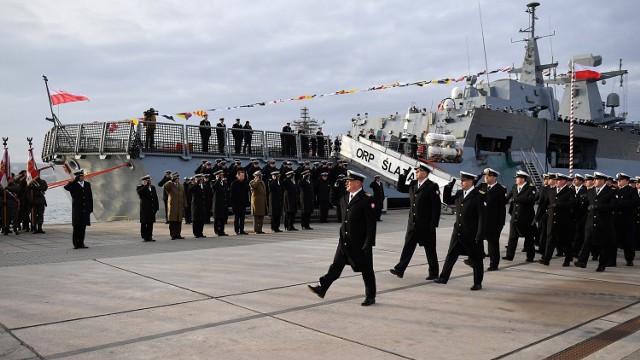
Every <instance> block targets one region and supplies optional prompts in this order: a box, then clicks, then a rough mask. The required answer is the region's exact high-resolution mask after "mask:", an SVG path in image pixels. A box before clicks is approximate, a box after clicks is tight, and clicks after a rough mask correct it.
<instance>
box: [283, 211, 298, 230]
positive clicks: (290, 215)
mask: <svg viewBox="0 0 640 360" xmlns="http://www.w3.org/2000/svg"><path fill="white" fill-rule="evenodd" d="M295 220H296V213H294V212H287V213H285V215H284V228H285V229H287V230H291V229H293V227H294V226H293V223H294V222H295Z"/></svg>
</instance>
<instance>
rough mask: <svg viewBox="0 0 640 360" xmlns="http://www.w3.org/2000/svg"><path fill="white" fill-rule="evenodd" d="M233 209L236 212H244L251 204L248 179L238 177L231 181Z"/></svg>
mask: <svg viewBox="0 0 640 360" xmlns="http://www.w3.org/2000/svg"><path fill="white" fill-rule="evenodd" d="M229 195H230V201H231V210H233V213H234V214H238V215H239V214H244V213H245V212H246V211H247V206H249V185H248V184H247V182H246V181H244V180H243V181H240V180H238V179H236V180H234V181H233V182H232V183H231V189H230V191H229Z"/></svg>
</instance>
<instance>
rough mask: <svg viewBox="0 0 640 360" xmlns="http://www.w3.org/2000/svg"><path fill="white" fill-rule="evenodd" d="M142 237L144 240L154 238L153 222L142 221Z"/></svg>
mask: <svg viewBox="0 0 640 360" xmlns="http://www.w3.org/2000/svg"><path fill="white" fill-rule="evenodd" d="M140 237H142V238H143V239H144V240H151V239H153V223H140Z"/></svg>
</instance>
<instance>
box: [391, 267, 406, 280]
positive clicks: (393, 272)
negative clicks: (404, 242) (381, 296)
mask: <svg viewBox="0 0 640 360" xmlns="http://www.w3.org/2000/svg"><path fill="white" fill-rule="evenodd" d="M389 272H390V273H392V274H393V275H395V276H397V277H399V278H400V279H402V277H403V276H404V273H403V272H400V271H398V270H396V269H395V268H393V269H389Z"/></svg>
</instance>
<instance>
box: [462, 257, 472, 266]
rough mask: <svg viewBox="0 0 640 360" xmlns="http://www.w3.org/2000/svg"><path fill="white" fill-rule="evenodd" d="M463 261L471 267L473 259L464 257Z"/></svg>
mask: <svg viewBox="0 0 640 360" xmlns="http://www.w3.org/2000/svg"><path fill="white" fill-rule="evenodd" d="M463 263H464V264H465V265H467V266H468V267H470V268H472V267H473V261H471V259H464V261H463Z"/></svg>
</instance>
